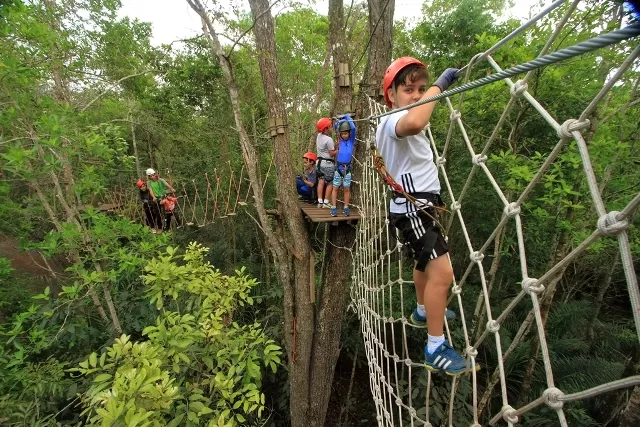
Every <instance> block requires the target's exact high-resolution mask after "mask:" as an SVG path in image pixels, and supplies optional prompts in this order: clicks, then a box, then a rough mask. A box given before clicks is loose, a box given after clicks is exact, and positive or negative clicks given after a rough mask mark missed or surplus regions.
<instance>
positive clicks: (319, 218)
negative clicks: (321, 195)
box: [298, 201, 361, 223]
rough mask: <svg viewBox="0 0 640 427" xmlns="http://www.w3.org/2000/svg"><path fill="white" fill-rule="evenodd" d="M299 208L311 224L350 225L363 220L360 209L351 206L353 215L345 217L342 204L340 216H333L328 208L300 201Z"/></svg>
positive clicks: (339, 210) (339, 208)
mask: <svg viewBox="0 0 640 427" xmlns="http://www.w3.org/2000/svg"><path fill="white" fill-rule="evenodd" d="M298 206H300V209H302V212H303V213H304V215H305V216H306V217H307V218H308V219H309V221H311V222H331V223H338V222H345V221H346V222H348V223H356V222H358V220H359V219H360V218H361V216H360V211H359V210H358V208H356V207H354V206H351V207H350V208H351V215H349V216H344V213H342V204H338V216H331V212H330V211H331V209H327V208H319V207H318V205H317V204H316V203H314V204H309V203H306V202H303V201H298Z"/></svg>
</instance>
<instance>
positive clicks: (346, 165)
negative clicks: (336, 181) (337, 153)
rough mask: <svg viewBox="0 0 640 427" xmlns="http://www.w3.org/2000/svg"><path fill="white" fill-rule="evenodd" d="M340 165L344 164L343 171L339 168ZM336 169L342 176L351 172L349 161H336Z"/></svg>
mask: <svg viewBox="0 0 640 427" xmlns="http://www.w3.org/2000/svg"><path fill="white" fill-rule="evenodd" d="M340 166H345V168H344V172H343V171H342V170H340ZM336 171H338V173H339V174H340V176H341V177H343V178H344V176H345V175H346V174H348V173H349V172H351V162H349V163H338V164H337V166H336Z"/></svg>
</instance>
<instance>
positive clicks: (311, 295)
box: [309, 249, 316, 304]
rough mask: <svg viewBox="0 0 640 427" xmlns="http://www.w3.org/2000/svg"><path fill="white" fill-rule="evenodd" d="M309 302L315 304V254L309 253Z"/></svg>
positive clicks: (311, 251)
mask: <svg viewBox="0 0 640 427" xmlns="http://www.w3.org/2000/svg"><path fill="white" fill-rule="evenodd" d="M309 301H310V302H311V303H312V304H313V303H315V302H316V253H315V252H314V251H313V249H311V250H310V251H309Z"/></svg>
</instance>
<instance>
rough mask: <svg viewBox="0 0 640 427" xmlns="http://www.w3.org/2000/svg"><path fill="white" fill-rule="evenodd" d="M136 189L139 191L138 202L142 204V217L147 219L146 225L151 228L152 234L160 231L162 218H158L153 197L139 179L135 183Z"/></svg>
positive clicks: (158, 213) (158, 211)
mask: <svg viewBox="0 0 640 427" xmlns="http://www.w3.org/2000/svg"><path fill="white" fill-rule="evenodd" d="M136 187H138V190H140V194H139V196H140V201H141V202H142V209H143V210H144V215H145V217H146V219H147V225H148V226H149V228H151V231H152V232H153V233H157V232H158V230H161V229H162V218H161V216H160V209H158V205H157V204H156V202H155V200H154V199H153V196H152V195H151V191H149V189H148V188H147V183H146V182H144V181H143V180H141V179H139V180H138V182H136Z"/></svg>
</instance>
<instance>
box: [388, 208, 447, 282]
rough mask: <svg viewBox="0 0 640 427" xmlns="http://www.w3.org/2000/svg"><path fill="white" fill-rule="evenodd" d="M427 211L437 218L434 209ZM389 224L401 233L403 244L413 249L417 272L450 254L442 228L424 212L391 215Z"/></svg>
mask: <svg viewBox="0 0 640 427" xmlns="http://www.w3.org/2000/svg"><path fill="white" fill-rule="evenodd" d="M426 211H427V212H428V213H429V214H430V215H431V216H433V217H434V218H437V214H436V213H435V212H434V210H433V209H426ZM389 222H390V223H391V224H392V225H393V226H395V227H396V228H397V229H398V230H399V231H400V236H399V237H400V240H401V242H402V243H403V244H404V245H406V246H408V247H409V248H411V251H412V252H413V259H414V260H415V261H416V262H417V264H416V270H420V271H424V270H425V268H426V267H427V263H428V262H429V260H432V259H435V258H438V257H439V256H440V255H444V254H446V253H447V252H449V246H448V245H447V242H446V241H445V240H444V237H443V236H442V231H441V230H440V226H439V225H438V224H437V223H436V222H435V221H434V220H433V219H431V218H429V216H428V215H427V214H426V213H424V212H422V211H416V212H408V213H406V214H395V213H390V214H389Z"/></svg>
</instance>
